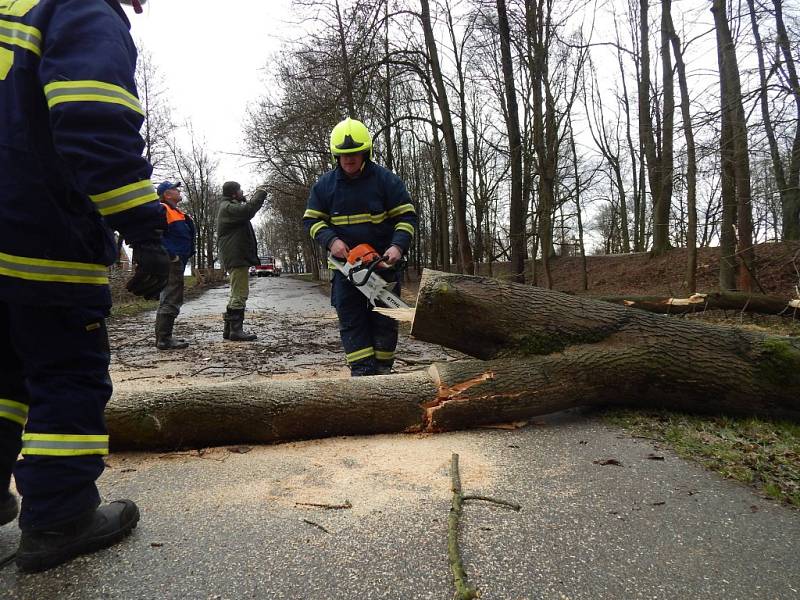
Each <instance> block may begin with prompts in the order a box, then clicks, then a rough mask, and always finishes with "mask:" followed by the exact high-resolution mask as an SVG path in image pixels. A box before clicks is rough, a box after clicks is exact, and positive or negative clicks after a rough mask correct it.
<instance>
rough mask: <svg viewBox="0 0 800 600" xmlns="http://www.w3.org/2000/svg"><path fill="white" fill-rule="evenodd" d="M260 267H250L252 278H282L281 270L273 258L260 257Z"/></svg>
mask: <svg viewBox="0 0 800 600" xmlns="http://www.w3.org/2000/svg"><path fill="white" fill-rule="evenodd" d="M258 260H259V261H260V262H261V264H260V265H255V266H254V267H250V271H249V272H250V276H251V277H253V276H255V277H280V276H281V268H280V267H279V266H277V265H276V264H275V259H274V258H272V257H271V256H259V257H258Z"/></svg>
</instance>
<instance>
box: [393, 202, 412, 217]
mask: <svg viewBox="0 0 800 600" xmlns="http://www.w3.org/2000/svg"><path fill="white" fill-rule="evenodd" d="M416 212H417V211H415V210H414V205H413V204H401V205H400V206H395V207H394V208H393V209H392V210H390V211H389V217H390V218H391V217H396V216H398V215H404V214H406V213H416Z"/></svg>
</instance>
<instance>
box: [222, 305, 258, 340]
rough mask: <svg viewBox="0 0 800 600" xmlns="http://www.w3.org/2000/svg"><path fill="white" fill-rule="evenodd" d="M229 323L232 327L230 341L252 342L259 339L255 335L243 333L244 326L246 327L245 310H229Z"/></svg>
mask: <svg viewBox="0 0 800 600" xmlns="http://www.w3.org/2000/svg"><path fill="white" fill-rule="evenodd" d="M228 322H229V323H230V325H231V332H230V337H229V338H228V339H229V340H231V341H232V342H252V341H253V340H255V339H257V338H258V336H257V335H256V334H255V333H245V332H244V331H242V326H243V325H244V309H243V308H229V309H228Z"/></svg>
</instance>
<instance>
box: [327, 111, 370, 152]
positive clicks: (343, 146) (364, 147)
mask: <svg viewBox="0 0 800 600" xmlns="http://www.w3.org/2000/svg"><path fill="white" fill-rule="evenodd" d="M356 152H364V153H369V157H370V158H372V136H371V135H370V134H369V129H367V126H366V125H364V124H363V123H362V122H361V121H357V120H355V119H351V118H349V117H348V118H347V119H345V120H344V121H341V122H340V123H338V124H337V125H336V127H334V128H333V131H331V154H332V155H333V160H336V157H337V156H341V155H342V154H355V153H356Z"/></svg>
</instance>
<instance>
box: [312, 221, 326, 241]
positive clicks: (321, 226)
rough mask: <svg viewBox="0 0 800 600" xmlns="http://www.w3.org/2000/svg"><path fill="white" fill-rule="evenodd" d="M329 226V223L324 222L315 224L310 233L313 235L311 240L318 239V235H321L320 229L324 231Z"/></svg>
mask: <svg viewBox="0 0 800 600" xmlns="http://www.w3.org/2000/svg"><path fill="white" fill-rule="evenodd" d="M327 226H328V224H327V223H325V222H324V221H320V222H319V223H314V224H313V225H312V226H311V229H310V230H309V233H311V239H314V238H316V237H317V234H318V233H319V231H320V229H324V228H325V227H327Z"/></svg>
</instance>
